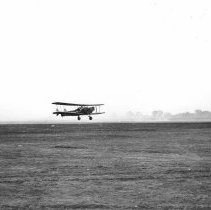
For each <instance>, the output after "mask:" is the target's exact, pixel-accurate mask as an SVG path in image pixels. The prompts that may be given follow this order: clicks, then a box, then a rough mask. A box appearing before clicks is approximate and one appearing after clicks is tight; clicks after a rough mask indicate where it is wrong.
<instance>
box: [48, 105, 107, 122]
mask: <svg viewBox="0 0 211 210" xmlns="http://www.w3.org/2000/svg"><path fill="white" fill-rule="evenodd" d="M52 104H54V105H56V106H57V108H56V111H55V112H53V114H55V115H57V116H58V115H61V117H64V116H76V117H77V119H78V120H81V116H82V115H87V116H88V117H89V120H92V116H91V115H97V114H104V113H105V112H101V111H100V107H101V106H102V105H104V104H73V103H64V102H53V103H52ZM66 106H67V107H76V109H73V110H67V108H66Z"/></svg>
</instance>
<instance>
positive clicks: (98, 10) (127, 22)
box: [0, 0, 211, 120]
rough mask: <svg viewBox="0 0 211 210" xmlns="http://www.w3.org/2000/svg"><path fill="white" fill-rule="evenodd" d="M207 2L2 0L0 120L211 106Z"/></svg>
mask: <svg viewBox="0 0 211 210" xmlns="http://www.w3.org/2000/svg"><path fill="white" fill-rule="evenodd" d="M210 56H211V1H210V0H174V1H173V0H139V1H135V0H133V1H131V0H128V1H124V0H119V1H115V0H111V1H109V0H106V1H100V0H96V1H87V0H85V1H80V0H77V1H71V0H67V1H61V0H58V1H54V0H49V1H46V0H40V1H29V0H26V1H21V0H19V1H16V0H15V1H10V0H6V1H0V90H1V94H0V97H1V98H0V120H33V119H35V120H37V119H56V117H54V116H52V114H51V112H52V111H53V108H54V107H53V105H51V102H53V101H65V102H75V103H77V102H78V103H79V102H82V103H105V104H106V106H105V109H104V110H105V111H106V112H107V113H108V116H109V114H111V113H117V114H118V113H124V112H127V111H129V110H131V111H140V112H142V113H149V112H151V111H153V110H155V109H161V110H164V111H168V112H172V113H175V112H183V111H193V110H195V109H206V110H211V82H210V79H211V73H210V72H211V58H210Z"/></svg>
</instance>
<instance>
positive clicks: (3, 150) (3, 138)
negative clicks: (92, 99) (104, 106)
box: [0, 123, 211, 209]
mask: <svg viewBox="0 0 211 210" xmlns="http://www.w3.org/2000/svg"><path fill="white" fill-rule="evenodd" d="M210 195H211V123H102V124H101V123H93V124H90V123H89V124H64V125H62V124H55V125H51V124H43V125H38V124H35V125H0V209H210V208H211V199H210Z"/></svg>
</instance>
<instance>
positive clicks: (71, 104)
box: [52, 102, 104, 106]
mask: <svg viewBox="0 0 211 210" xmlns="http://www.w3.org/2000/svg"><path fill="white" fill-rule="evenodd" d="M52 104H55V105H64V106H102V105H104V104H73V103H64V102H53V103H52Z"/></svg>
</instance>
